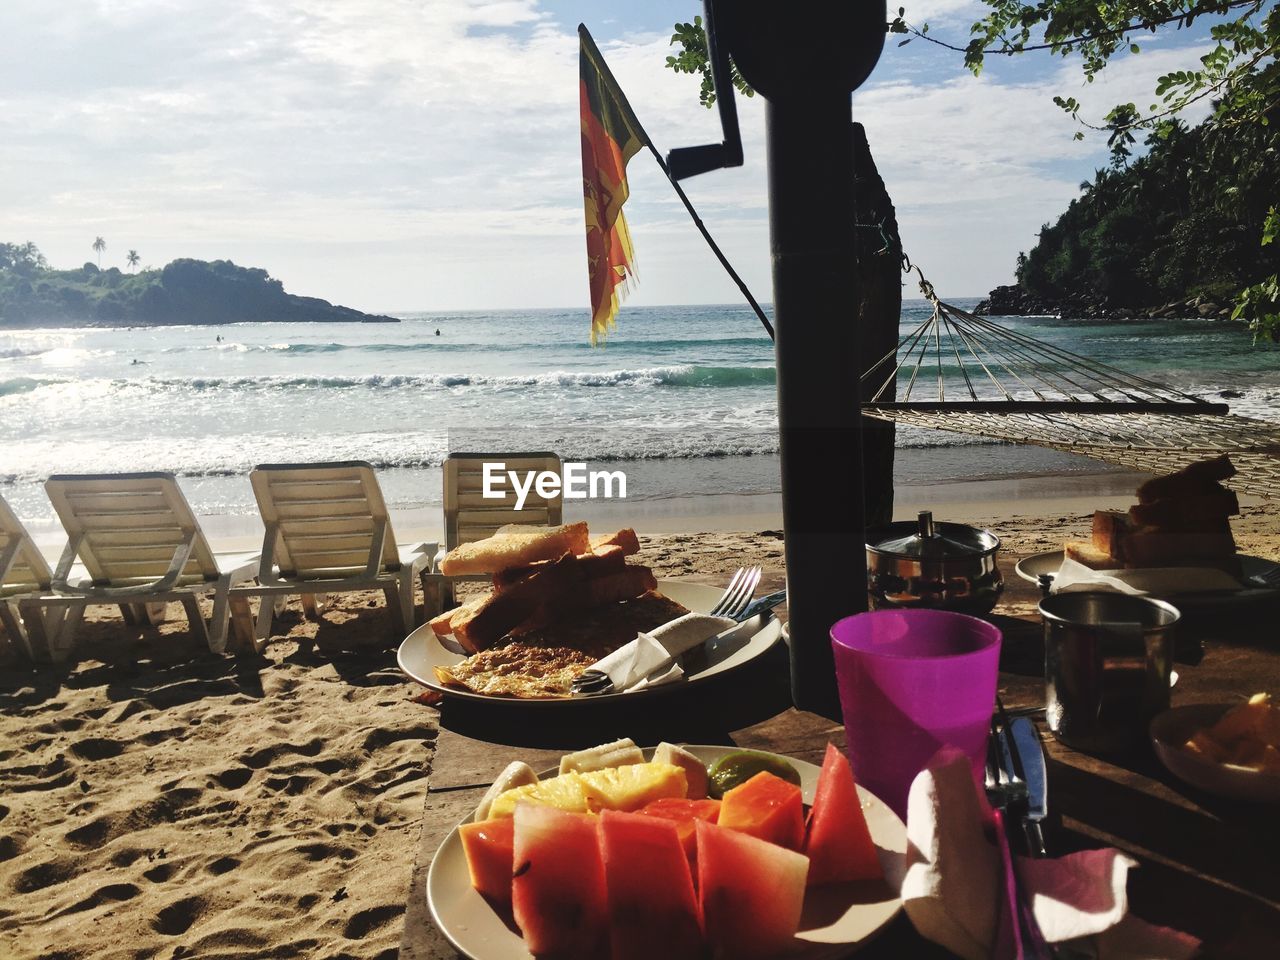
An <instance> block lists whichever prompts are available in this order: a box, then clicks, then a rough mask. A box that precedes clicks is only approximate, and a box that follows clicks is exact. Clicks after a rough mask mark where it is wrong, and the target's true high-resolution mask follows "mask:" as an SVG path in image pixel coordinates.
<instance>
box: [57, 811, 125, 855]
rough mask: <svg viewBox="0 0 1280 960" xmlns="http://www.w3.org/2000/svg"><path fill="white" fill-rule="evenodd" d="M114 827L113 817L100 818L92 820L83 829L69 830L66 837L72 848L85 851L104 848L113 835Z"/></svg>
mask: <svg viewBox="0 0 1280 960" xmlns="http://www.w3.org/2000/svg"><path fill="white" fill-rule="evenodd" d="M114 826H115V823H114V821H113V819H112V818H111V817H109V816H108V817H99V818H98V819H97V820H90V821H89V822H88V823H86V824H85V825H84V826H82V827H76V828H75V829H74V830H69V831H68V832H67V833H66V834H65V836H66V838H67V842H68V843H70V844H71V845H72V846H75V847H81V848H83V849H92V848H97V847H100V846H102V844H103V842H104V841H105V840H106V839H107V837H109V836H110V835H111V831H112V828H113V827H114Z"/></svg>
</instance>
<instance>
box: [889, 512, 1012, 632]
mask: <svg viewBox="0 0 1280 960" xmlns="http://www.w3.org/2000/svg"><path fill="white" fill-rule="evenodd" d="M999 550H1000V540H999V539H998V538H997V537H996V536H995V535H994V534H993V533H992V532H991V531H990V530H980V529H978V528H977V527H970V526H967V525H966V524H963V523H935V522H934V519H933V514H932V513H931V512H929V511H928V510H925V511H922V512H921V513H920V515H919V517H918V518H917V519H916V520H914V521H912V520H906V521H899V522H897V523H891V524H889V525H888V526H884V527H879V528H877V529H874V530H868V531H867V590H868V591H869V592H870V594H871V605H872V607H873V608H875V609H877V610H879V609H885V608H893V607H928V608H930V609H934V610H953V611H955V612H957V613H968V614H975V615H981V614H984V613H990V612H991V609H992V608H993V607H994V606H995V605H996V601H997V600H999V599H1000V594H1002V593H1003V592H1004V578H1003V577H1001V576H1000V567H999V566H998V565H997V564H996V553H997V552H998V551H999Z"/></svg>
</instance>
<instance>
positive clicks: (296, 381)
mask: <svg viewBox="0 0 1280 960" xmlns="http://www.w3.org/2000/svg"><path fill="white" fill-rule="evenodd" d="M773 382H774V370H773V368H772V367H704V366H695V365H691V364H683V365H679V366H668V367H644V368H639V369H636V370H605V371H583V372H573V371H568V370H557V371H553V372H550V373H537V374H524V375H522V374H516V375H509V376H494V375H481V374H469V373H453V374H450V373H440V374H425V375H417V374H368V375H365V376H356V377H350V376H319V375H310V376H284V375H269V376H258V377H252V376H244V377H181V378H180V377H135V378H124V379H111V380H106V379H98V380H96V381H95V380H72V379H67V378H44V379H35V378H30V377H17V378H13V379H11V380H3V381H0V395H4V394H6V393H25V392H28V391H30V390H35V389H38V388H40V387H43V386H52V385H58V384H73V383H74V384H76V385H78V386H79V387H81V388H89V387H91V386H92V387H94V388H95V389H100V388H101V387H103V386H106V387H108V388H109V389H117V390H124V389H129V390H139V389H142V390H153V391H160V392H170V391H185V390H195V391H229V392H244V391H251V390H271V391H280V390H359V389H364V390H404V389H433V388H434V389H439V388H459V387H495V388H513V387H535V388H536V387H562V388H563V387H568V388H573V387H582V388H603V387H691V388H717V387H740V386H755V385H770V384H772V383H773Z"/></svg>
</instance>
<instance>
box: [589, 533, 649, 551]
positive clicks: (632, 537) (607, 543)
mask: <svg viewBox="0 0 1280 960" xmlns="http://www.w3.org/2000/svg"><path fill="white" fill-rule="evenodd" d="M600 547H621V548H622V553H623V555H624V556H628V557H630V556H632V555H633V554H637V553H639V552H640V538H639V537H637V536H636V532H635V531H634V530H632V529H631V528H630V527H623V528H622V529H621V530H617V531H615V532H614V533H602V534H600V536H598V537H592V538H591V549H593V550H596V549H599V548H600Z"/></svg>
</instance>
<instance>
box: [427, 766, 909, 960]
mask: <svg viewBox="0 0 1280 960" xmlns="http://www.w3.org/2000/svg"><path fill="white" fill-rule="evenodd" d="M905 855H906V829H905V827H904V826H903V824H902V821H901V820H900V819H899V818H898V817H897V816H896V815H895V814H894V813H893V811H892V810H890V809H889V807H888V806H887V805H885V804H884V803H883V802H882V801H880V800H879V799H878V798H877V797H875V796H874V795H872V794H870V793H869V792H867V791H866V790H863V789H862V788H860V787H858V786H857V785H856V784H855V783H854V780H853V774H852V772H851V770H850V768H849V763H848V761H847V760H846V759H845V757H844V754H843V753H841V752H840V751H839V750H837V749H836V748H835V747H834V746H829V747H828V750H827V754H826V757H825V759H824V762H823V765H822V766H821V767H818V766H816V765H814V764H810V763H805V762H803V761H801V760H795V759H789V758H786V757H781V756H778V755H776V754H771V753H763V752H758V751H744V750H737V749H734V748H732V747H721V746H690V745H679V746H678V745H675V744H669V743H664V744H660V745H659V746H658V747H656V748H650V749H646V750H641V749H640V748H638V747H636V746H635V745H634V744H633V743H631V742H630V741H618V742H616V743H613V744H606V745H604V746H601V747H597V748H593V749H592V750H587V751H581V752H579V753H576V754H569V755H567V756H565V757H563V758H562V759H561V763H560V767H559V769H556V770H548V771H544V772H542V773H537V772H535V771H534V770H532V769H531V768H529V767H528V766H527V765H525V764H522V763H519V762H516V763H513V764H511V765H510V766H509V767H508V768H507V769H506V770H504V771H503V773H502V775H501V776H500V777H499V778H498V779H497V780H496V781H495V782H494V783H493V785H492V786H491V787H490V789H489V790H488V791H487V792H486V794H485V795H484V797H483V798H482V799H481V801H480V803H479V804H478V805H477V808H476V810H475V812H474V813H473V814H472V816H470V817H468V818H467V819H466V820H465V821H463V822H462V823H460V824H459V825H458V826H457V828H455V829H454V830H453V831H452V832H451V833H450V834H449V836H448V837H446V838H445V840H444V842H443V843H442V844H441V846H440V848H439V850H437V852H436V856H435V858H434V859H433V861H432V864H431V869H430V872H429V874H428V878H427V897H428V901H429V905H430V908H431V913H432V917H433V919H434V920H435V922H436V925H437V926H438V927H439V928H440V930H441V932H442V933H443V934H444V935H445V936H446V937H447V938H448V939H449V941H450V942H451V943H452V944H453V945H454V946H455V947H456V948H457V949H458V950H459V951H461V952H462V953H463V954H464V955H465V956H468V957H476V958H480V957H483V958H485V960H507V958H512V960H526V958H530V957H533V956H544V955H557V956H577V957H605V958H615V960H627V958H633V957H634V958H644V957H657V956H662V957H670V958H690V960H694V958H702V957H706V956H732V957H741V958H744V960H749V958H753V957H754V958H761V960H766V958H774V957H782V956H786V957H788V958H813V960H818V958H828V957H831V958H834V957H839V956H846V955H847V954H848V953H849V952H850V951H851V950H853V949H856V947H857V946H858V945H859V944H861V943H864V942H866V941H867V940H869V939H870V938H871V937H873V936H874V935H875V934H876V933H877V932H878V931H879V930H880V929H882V928H883V927H884V926H885V925H886V924H887V923H889V921H890V920H892V919H893V918H894V917H895V916H896V915H897V913H898V912H899V910H901V907H902V904H901V900H900V898H899V895H898V891H899V889H900V887H901V880H902V874H903V872H904V870H905Z"/></svg>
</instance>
